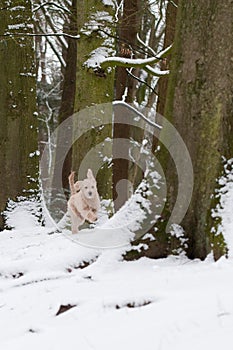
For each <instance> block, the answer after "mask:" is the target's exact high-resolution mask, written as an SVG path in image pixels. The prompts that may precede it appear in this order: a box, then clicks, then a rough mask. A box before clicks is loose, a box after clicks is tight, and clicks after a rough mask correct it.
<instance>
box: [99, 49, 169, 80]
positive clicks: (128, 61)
mask: <svg viewBox="0 0 233 350" xmlns="http://www.w3.org/2000/svg"><path fill="white" fill-rule="evenodd" d="M171 48H172V45H170V46H168V47H167V48H166V49H164V50H163V51H161V52H160V53H158V54H157V55H156V57H150V58H144V59H143V58H125V57H107V58H105V59H103V60H102V62H101V63H100V65H101V68H103V69H105V68H107V67H114V66H120V67H126V68H131V67H134V68H143V69H145V70H147V71H148V72H149V73H150V74H152V75H155V76H159V77H160V76H164V75H167V74H169V71H167V70H166V71H161V70H159V69H156V68H152V67H151V66H150V65H151V64H156V63H158V62H159V61H160V60H161V59H163V58H164V57H166V56H167V55H168V54H169V53H170V50H171Z"/></svg>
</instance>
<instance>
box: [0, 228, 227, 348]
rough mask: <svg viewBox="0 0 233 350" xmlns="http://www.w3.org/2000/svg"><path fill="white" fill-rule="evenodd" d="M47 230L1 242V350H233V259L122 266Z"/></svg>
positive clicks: (21, 232)
mask: <svg viewBox="0 0 233 350" xmlns="http://www.w3.org/2000/svg"><path fill="white" fill-rule="evenodd" d="M47 231H48V230H46V229H42V228H40V227H36V226H33V225H31V227H27V225H26V226H25V227H24V228H22V227H20V228H18V229H15V230H12V231H4V232H2V233H0V256H1V265H0V349H1V350H16V349H17V350H23V349H24V350H27V349H32V348H33V349H35V350H37V349H38V350H41V349H43V350H50V349H51V350H52V349H55V348H56V350H63V349H64V348H67V347H69V348H70V349H80V350H89V349H96V350H105V349H106V350H109V349H111V350H115V349H116V350H119V349H123V350H124V349H134V350H135V349H136V350H137V349H146V350H147V349H153V350H156V349H158V350H170V349H173V350H175V349H179V350H182V349H185V350H186V349H187V348H188V349H189V350H192V349H195V350H196V349H199V350H202V349H203V350H204V349H207V348H208V349H210V348H211V349H212V350H214V349H219V347H225V348H227V349H229V346H230V347H231V345H230V344H232V342H233V332H232V330H233V279H232V275H233V263H232V262H233V261H232V259H229V260H226V259H224V258H222V259H221V260H219V261H218V262H217V263H214V262H213V261H212V260H211V259H209V260H207V261H205V262H200V261H198V260H196V261H189V260H187V259H186V258H175V257H170V258H168V259H164V260H150V259H146V258H143V259H140V260H139V261H135V262H122V261H120V260H119V259H118V257H119V256H120V252H119V250H116V249H115V250H114V249H112V250H105V251H104V252H102V253H100V251H97V250H94V249H88V248H85V247H82V246H80V245H78V244H76V243H75V242H72V241H70V240H69V239H67V238H66V237H65V236H63V235H61V234H53V235H48V234H47ZM83 260H85V261H92V263H91V264H90V265H88V266H86V265H84V266H82V267H83V268H78V267H79V266H80V264H81V262H82V261H83ZM61 305H63V306H67V305H70V306H74V307H72V308H70V309H69V310H68V311H66V312H63V313H61V314H59V315H56V314H57V313H58V311H59V309H60V307H61ZM132 306H133V307H132Z"/></svg>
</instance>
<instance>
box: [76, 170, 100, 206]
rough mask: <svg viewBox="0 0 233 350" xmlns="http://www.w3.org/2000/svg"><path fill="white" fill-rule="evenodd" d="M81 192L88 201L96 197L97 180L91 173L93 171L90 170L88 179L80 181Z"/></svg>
mask: <svg viewBox="0 0 233 350" xmlns="http://www.w3.org/2000/svg"><path fill="white" fill-rule="evenodd" d="M78 182H79V187H80V190H81V191H82V193H83V195H84V197H85V198H87V199H92V198H94V197H95V196H96V193H97V188H96V179H95V178H94V175H93V173H92V171H91V169H88V171H87V178H86V179H85V180H83V181H78Z"/></svg>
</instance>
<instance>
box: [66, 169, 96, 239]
mask: <svg viewBox="0 0 233 350" xmlns="http://www.w3.org/2000/svg"><path fill="white" fill-rule="evenodd" d="M74 174H75V172H74V171H72V173H71V174H70V176H69V184H70V191H71V197H70V199H69V201H68V212H69V214H70V218H71V230H72V233H78V228H79V226H80V225H82V224H83V223H84V221H85V220H87V221H89V222H94V221H96V220H97V212H98V210H99V209H100V198H99V195H98V192H97V188H96V179H95V178H94V176H93V173H92V171H91V169H88V171H87V178H86V179H85V180H83V181H76V182H74Z"/></svg>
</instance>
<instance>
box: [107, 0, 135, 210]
mask: <svg viewBox="0 0 233 350" xmlns="http://www.w3.org/2000/svg"><path fill="white" fill-rule="evenodd" d="M139 3H140V1H139V0H136V1H134V0H125V1H124V8H123V16H122V18H121V19H120V22H119V26H118V35H119V45H120V47H119V48H118V50H119V54H120V56H122V57H125V56H126V57H127V56H130V55H131V52H132V53H133V50H134V47H135V44H136V40H137V33H138V32H139V23H140V16H139V8H140V5H139ZM135 84H136V83H135V80H134V79H133V78H132V77H129V76H128V74H127V71H126V69H125V68H124V67H117V68H116V93H115V96H116V100H122V99H123V96H124V95H125V102H128V103H131V102H133V96H134V94H135ZM117 110H118V112H119V109H117ZM114 121H115V123H114V128H113V140H114V139H118V138H123V139H129V138H130V126H129V125H128V124H120V123H117V113H116V114H115V116H114ZM115 154H117V149H116V150H115V145H114V141H113V199H114V200H115V199H116V198H117V196H118V194H117V190H116V185H117V183H118V182H119V181H121V180H123V179H128V178H129V162H128V160H126V159H119V158H117V157H115V156H114V155H115ZM121 192H122V194H123V193H124V194H125V195H122V196H121V200H117V201H116V202H115V210H118V209H119V208H120V207H121V206H122V205H123V204H124V202H125V201H126V200H127V198H128V185H127V182H126V181H124V182H121Z"/></svg>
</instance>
